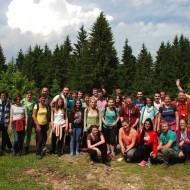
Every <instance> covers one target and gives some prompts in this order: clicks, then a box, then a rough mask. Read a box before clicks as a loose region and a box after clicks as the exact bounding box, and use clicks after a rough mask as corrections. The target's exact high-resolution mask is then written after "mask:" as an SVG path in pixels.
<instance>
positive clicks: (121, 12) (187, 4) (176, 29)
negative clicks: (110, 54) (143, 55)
mask: <svg viewBox="0 0 190 190" xmlns="http://www.w3.org/2000/svg"><path fill="white" fill-rule="evenodd" d="M0 4H1V6H0V18H1V19H0V44H1V47H2V48H3V52H4V55H5V56H6V59H7V61H9V60H10V59H11V57H16V55H17V53H18V51H19V49H22V50H23V51H24V52H26V51H27V49H28V47H29V46H30V45H32V46H34V45H35V44H38V45H41V46H42V47H43V46H44V44H45V43H47V44H48V45H49V46H50V48H51V49H52V50H53V49H54V48H55V45H56V44H62V43H63V42H64V40H65V37H66V36H67V35H69V36H70V38H71V41H72V42H73V43H75V42H76V35H77V31H78V29H79V27H80V26H81V25H82V24H84V26H85V29H86V30H87V31H89V30H90V28H91V27H92V24H93V23H94V21H95V20H96V18H97V16H98V15H99V13H100V11H103V12H104V14H105V15H106V16H107V19H108V21H109V23H110V25H111V27H112V32H113V35H114V40H115V47H116V49H117V51H118V56H119V58H121V55H122V49H123V45H124V42H125V40H126V38H128V40H129V44H130V45H131V46H132V49H133V53H134V55H138V53H139V52H140V50H141V47H142V44H143V43H145V45H146V47H147V49H148V50H149V51H150V52H151V54H152V55H153V56H155V55H156V51H157V50H158V48H159V46H160V43H161V42H162V41H164V42H167V41H171V42H172V40H173V39H174V37H175V35H181V34H184V35H185V36H186V37H188V38H189V37H190V14H189V11H190V1H189V0H165V1H162V0H91V1H89V0H80V1H79V0H67V1H66V0H12V1H11V0H0Z"/></svg>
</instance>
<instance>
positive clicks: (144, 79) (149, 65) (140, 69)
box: [133, 44, 153, 95]
mask: <svg viewBox="0 0 190 190" xmlns="http://www.w3.org/2000/svg"><path fill="white" fill-rule="evenodd" d="M152 76H153V60H152V56H151V54H150V52H148V51H147V48H146V47H145V45H144V44H143V45H142V49H141V51H140V53H139V55H138V57H137V65H136V72H135V79H134V81H133V88H134V91H135V92H137V91H138V90H142V91H143V92H144V94H145V95H150V94H151V93H152V88H153V85H152Z"/></svg>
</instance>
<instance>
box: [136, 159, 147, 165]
mask: <svg viewBox="0 0 190 190" xmlns="http://www.w3.org/2000/svg"><path fill="white" fill-rule="evenodd" d="M138 165H139V166H146V165H147V162H146V161H144V160H142V161H141V162H140V163H138Z"/></svg>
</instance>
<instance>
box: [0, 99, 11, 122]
mask: <svg viewBox="0 0 190 190" xmlns="http://www.w3.org/2000/svg"><path fill="white" fill-rule="evenodd" d="M10 107H11V103H10V101H9V100H7V101H6V104H5V112H4V125H5V126H8V124H9V121H10ZM1 117H2V101H1V99H0V121H1Z"/></svg>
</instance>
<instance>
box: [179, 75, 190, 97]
mask: <svg viewBox="0 0 190 190" xmlns="http://www.w3.org/2000/svg"><path fill="white" fill-rule="evenodd" d="M176 86H177V88H178V90H179V91H184V90H183V88H182V87H181V85H180V80H179V79H177V80H176ZM185 96H186V98H187V99H190V96H189V95H188V94H187V93H185Z"/></svg>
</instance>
